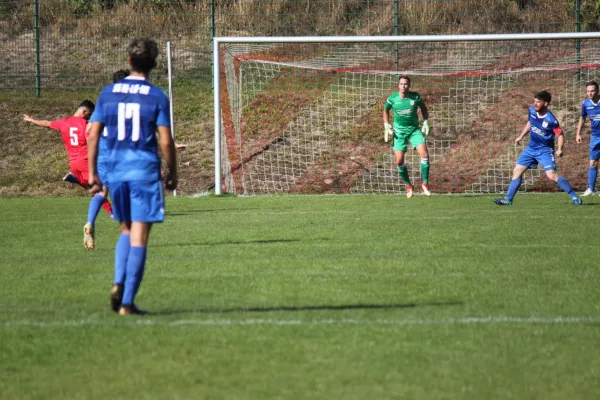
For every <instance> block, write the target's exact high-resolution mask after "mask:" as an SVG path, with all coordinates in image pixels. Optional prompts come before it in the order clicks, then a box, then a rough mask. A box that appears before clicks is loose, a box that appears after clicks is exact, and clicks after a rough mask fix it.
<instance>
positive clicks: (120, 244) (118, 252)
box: [113, 233, 130, 285]
mask: <svg viewBox="0 0 600 400" xmlns="http://www.w3.org/2000/svg"><path fill="white" fill-rule="evenodd" d="M129 247H130V246H129V234H128V233H121V236H119V240H118V241H117V246H116V247H115V280H114V281H113V283H114V284H115V285H116V284H120V285H123V284H124V283H125V269H126V268H127V259H128V258H129Z"/></svg>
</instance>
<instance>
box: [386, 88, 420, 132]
mask: <svg viewBox="0 0 600 400" xmlns="http://www.w3.org/2000/svg"><path fill="white" fill-rule="evenodd" d="M424 105H425V103H424V101H423V98H422V97H421V96H420V95H419V93H417V92H408V96H407V97H406V98H405V99H403V98H401V97H400V93H399V92H394V93H392V94H391V95H390V97H388V99H387V101H386V102H385V109H386V110H389V109H392V111H393V114H394V131H396V132H397V133H402V134H410V133H412V132H413V131H414V130H415V129H419V115H418V114H417V108H419V107H423V106H424Z"/></svg>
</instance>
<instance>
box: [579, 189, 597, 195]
mask: <svg viewBox="0 0 600 400" xmlns="http://www.w3.org/2000/svg"><path fill="white" fill-rule="evenodd" d="M595 194H596V191H595V190H592V189H590V188H587V189H586V190H585V192H583V193H582V194H581V195H582V196H593V195H595Z"/></svg>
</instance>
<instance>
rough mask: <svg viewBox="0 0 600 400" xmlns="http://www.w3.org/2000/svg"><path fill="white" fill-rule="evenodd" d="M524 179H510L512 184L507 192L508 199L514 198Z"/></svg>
mask: <svg viewBox="0 0 600 400" xmlns="http://www.w3.org/2000/svg"><path fill="white" fill-rule="evenodd" d="M522 181H523V179H522V178H520V177H519V178H517V179H513V180H512V181H510V184H509V185H508V191H507V192H506V200H508V201H513V199H514V198H515V194H517V191H518V190H519V188H520V187H521V182H522Z"/></svg>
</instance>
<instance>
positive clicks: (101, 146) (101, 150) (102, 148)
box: [90, 110, 108, 164]
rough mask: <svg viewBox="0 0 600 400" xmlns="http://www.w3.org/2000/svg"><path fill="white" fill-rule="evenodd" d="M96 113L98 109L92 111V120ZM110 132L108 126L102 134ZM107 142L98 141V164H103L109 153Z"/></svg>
mask: <svg viewBox="0 0 600 400" xmlns="http://www.w3.org/2000/svg"><path fill="white" fill-rule="evenodd" d="M95 115H96V111H95V110H94V112H93V113H92V117H91V118H90V121H93V120H94V116H95ZM107 135H108V133H107V132H106V128H104V131H103V132H102V136H107ZM107 144H108V143H107V142H106V140H100V141H99V142H98V164H103V163H104V162H105V161H106V154H107V153H108V149H107V147H106V146H107Z"/></svg>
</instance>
